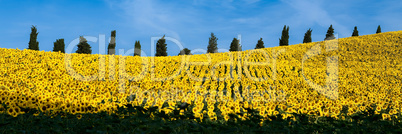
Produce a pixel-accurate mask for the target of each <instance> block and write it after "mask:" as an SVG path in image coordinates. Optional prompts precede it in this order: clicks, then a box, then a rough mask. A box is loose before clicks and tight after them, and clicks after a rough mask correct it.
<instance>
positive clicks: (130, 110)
mask: <svg viewBox="0 0 402 134" xmlns="http://www.w3.org/2000/svg"><path fill="white" fill-rule="evenodd" d="M181 105H182V104H180V103H178V104H177V106H176V107H180V109H183V110H184V113H183V114H180V109H174V110H173V111H172V112H171V113H170V114H166V113H165V112H164V111H161V112H159V110H158V107H148V108H144V107H142V106H134V107H133V106H131V105H126V106H122V107H118V108H117V111H116V112H114V113H106V112H99V113H94V114H91V113H85V114H75V115H72V114H69V113H66V112H60V113H59V114H57V115H52V116H50V115H48V114H47V113H42V112H40V111H39V110H37V109H21V111H24V112H26V113H25V114H22V115H18V116H17V117H12V116H10V115H8V114H4V113H2V114H0V131H1V132H2V133H71V132H73V133H74V132H86V133H399V132H400V131H402V125H401V123H400V121H401V120H402V118H401V117H398V118H393V119H392V120H382V118H381V115H378V114H377V115H375V114H374V110H373V109H370V110H368V111H364V112H359V113H358V114H354V115H351V116H348V117H346V118H345V120H342V119H334V118H331V117H317V116H313V115H307V114H292V115H293V116H294V117H295V119H296V120H293V119H291V118H289V117H288V118H283V117H282V116H281V113H285V112H284V111H280V114H279V115H277V116H268V117H267V118H269V119H270V120H271V121H268V120H266V121H264V122H263V124H262V125H260V124H259V123H260V121H261V119H263V118H264V117H262V116H260V115H259V112H258V111H257V110H255V109H250V108H244V109H245V110H247V112H242V113H238V114H230V115H229V117H230V118H229V120H227V121H225V120H224V118H223V117H222V116H218V118H217V120H210V119H209V118H207V115H204V118H203V119H198V118H195V117H194V116H193V114H192V112H191V111H192V107H191V106H188V105H186V107H181ZM164 107H166V106H164ZM34 113H39V114H38V116H34ZM244 114H248V116H247V119H246V120H241V119H240V118H239V117H238V116H242V115H244ZM61 115H63V116H64V117H62V116H61ZM77 116H82V118H81V119H77V118H76V117H77ZM172 118H176V120H173V119H172Z"/></svg>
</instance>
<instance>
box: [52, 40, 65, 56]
mask: <svg viewBox="0 0 402 134" xmlns="http://www.w3.org/2000/svg"><path fill="white" fill-rule="evenodd" d="M53 44H54V46H53V52H57V51H60V52H62V53H65V50H64V48H65V44H64V39H57V40H56V42H54V43H53Z"/></svg>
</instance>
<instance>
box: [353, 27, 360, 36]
mask: <svg viewBox="0 0 402 134" xmlns="http://www.w3.org/2000/svg"><path fill="white" fill-rule="evenodd" d="M352 36H359V31H357V26H355V29H353V33H352Z"/></svg>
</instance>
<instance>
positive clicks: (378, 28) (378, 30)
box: [375, 25, 381, 33]
mask: <svg viewBox="0 0 402 134" xmlns="http://www.w3.org/2000/svg"><path fill="white" fill-rule="evenodd" d="M375 33H381V27H380V25H378V27H377V32H375Z"/></svg>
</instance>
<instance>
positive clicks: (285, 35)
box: [279, 25, 289, 46]
mask: <svg viewBox="0 0 402 134" xmlns="http://www.w3.org/2000/svg"><path fill="white" fill-rule="evenodd" d="M279 46H289V26H288V27H286V25H285V26H284V27H283V30H282V36H281V38H280V39H279Z"/></svg>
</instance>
